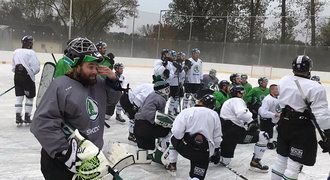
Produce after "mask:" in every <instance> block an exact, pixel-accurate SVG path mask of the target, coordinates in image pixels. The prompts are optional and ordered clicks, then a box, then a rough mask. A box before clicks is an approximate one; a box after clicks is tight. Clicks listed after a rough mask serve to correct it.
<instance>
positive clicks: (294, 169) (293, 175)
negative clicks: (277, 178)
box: [283, 158, 302, 180]
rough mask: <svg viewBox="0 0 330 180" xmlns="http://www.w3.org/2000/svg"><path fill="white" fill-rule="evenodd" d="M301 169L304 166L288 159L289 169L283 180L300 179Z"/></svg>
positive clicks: (285, 172)
mask: <svg viewBox="0 0 330 180" xmlns="http://www.w3.org/2000/svg"><path fill="white" fill-rule="evenodd" d="M301 167H302V164H300V163H299V162H296V161H293V160H292V159H290V158H288V163H287V168H286V170H285V171H284V175H283V179H288V180H295V179H298V174H299V173H300V169H301Z"/></svg>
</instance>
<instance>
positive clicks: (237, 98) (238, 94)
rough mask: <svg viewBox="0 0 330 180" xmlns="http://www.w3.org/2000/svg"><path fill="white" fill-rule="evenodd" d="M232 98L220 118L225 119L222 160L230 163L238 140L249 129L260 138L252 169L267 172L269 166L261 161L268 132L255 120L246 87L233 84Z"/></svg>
mask: <svg viewBox="0 0 330 180" xmlns="http://www.w3.org/2000/svg"><path fill="white" fill-rule="evenodd" d="M230 93H231V96H232V98H231V99H228V100H227V101H225V102H224V104H223V106H222V108H221V112H220V118H222V119H223V121H222V122H223V124H222V129H223V137H222V138H223V141H222V142H221V153H220V155H221V157H220V162H221V163H222V164H224V165H228V164H229V163H230V161H231V158H233V157H234V151H235V149H236V145H237V144H238V142H240V141H242V140H243V139H244V138H245V136H246V135H247V131H249V132H250V133H251V132H253V137H255V138H257V139H258V142H257V143H256V144H255V146H254V153H253V157H252V160H251V162H250V169H251V170H255V171H260V172H267V171H268V169H269V168H268V166H266V165H263V164H262V163H261V159H262V156H263V154H264V152H265V150H266V148H267V147H266V145H267V143H268V139H269V137H268V134H267V133H265V132H263V131H258V130H257V129H258V126H257V122H256V121H253V119H252V113H251V112H250V111H249V110H248V108H247V106H246V104H245V102H244V100H243V99H242V97H243V95H244V88H243V87H242V86H233V87H232V88H231V89H230Z"/></svg>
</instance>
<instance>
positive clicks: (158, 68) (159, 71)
mask: <svg viewBox="0 0 330 180" xmlns="http://www.w3.org/2000/svg"><path fill="white" fill-rule="evenodd" d="M171 63H172V62H171V61H167V65H166V66H163V61H162V60H161V59H157V60H155V62H154V75H155V76H160V77H162V79H165V77H164V74H163V73H164V71H165V69H170V67H171ZM170 76H171V74H170Z"/></svg>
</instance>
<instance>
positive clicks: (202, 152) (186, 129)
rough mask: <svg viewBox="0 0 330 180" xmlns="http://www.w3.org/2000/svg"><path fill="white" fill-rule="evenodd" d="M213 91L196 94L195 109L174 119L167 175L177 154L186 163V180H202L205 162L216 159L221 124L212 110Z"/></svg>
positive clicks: (205, 166) (213, 103) (174, 168)
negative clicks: (187, 167)
mask: <svg viewBox="0 0 330 180" xmlns="http://www.w3.org/2000/svg"><path fill="white" fill-rule="evenodd" d="M212 94H213V90H210V89H202V90H200V91H198V92H197V95H196V105H195V107H191V108H187V109H184V110H182V112H181V113H180V114H179V115H178V116H177V117H176V118H175V120H174V123H173V127H172V130H171V131H172V133H173V136H172V137H171V144H170V146H169V156H168V162H169V164H167V165H166V166H165V169H166V170H167V171H170V173H171V174H172V173H175V172H176V171H177V167H176V163H177V157H178V153H179V154H180V155H182V156H183V157H185V158H187V159H189V160H190V172H189V176H190V178H192V179H193V178H195V179H200V180H202V179H204V178H205V176H206V172H207V169H208V166H209V158H210V157H211V159H213V158H214V157H215V156H218V155H219V147H220V143H221V141H222V138H221V136H222V132H221V124H220V119H219V116H218V114H217V113H216V112H215V111H214V110H213V108H214V106H215V98H214V97H213V95H212Z"/></svg>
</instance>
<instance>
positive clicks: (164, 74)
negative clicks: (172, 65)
mask: <svg viewBox="0 0 330 180" xmlns="http://www.w3.org/2000/svg"><path fill="white" fill-rule="evenodd" d="M163 76H164V78H165V79H168V78H169V77H170V70H168V69H165V70H164V72H163Z"/></svg>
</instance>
